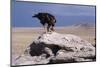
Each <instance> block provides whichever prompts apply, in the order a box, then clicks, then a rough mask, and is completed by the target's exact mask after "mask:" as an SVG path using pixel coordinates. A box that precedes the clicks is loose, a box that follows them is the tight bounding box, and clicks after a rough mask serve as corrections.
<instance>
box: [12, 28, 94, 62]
mask: <svg viewBox="0 0 100 67" xmlns="http://www.w3.org/2000/svg"><path fill="white" fill-rule="evenodd" d="M55 30H56V32H59V33H63V34H73V35H77V36H80V37H81V38H83V39H85V40H87V41H89V42H90V43H92V44H93V45H94V44H95V28H94V27H91V28H81V27H79V28H77V27H58V28H56V29H55ZM43 32H44V29H43V28H18V27H17V28H12V60H13V59H14V58H16V56H18V55H20V54H21V53H23V52H24V50H25V48H26V47H27V46H28V45H30V44H31V43H32V42H33V41H34V40H35V39H36V38H37V37H38V36H39V35H40V34H42V33H43Z"/></svg>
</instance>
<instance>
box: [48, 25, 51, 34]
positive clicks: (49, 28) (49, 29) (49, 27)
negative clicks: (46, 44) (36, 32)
mask: <svg viewBox="0 0 100 67" xmlns="http://www.w3.org/2000/svg"><path fill="white" fill-rule="evenodd" d="M50 26H51V25H50V24H48V26H47V32H50Z"/></svg>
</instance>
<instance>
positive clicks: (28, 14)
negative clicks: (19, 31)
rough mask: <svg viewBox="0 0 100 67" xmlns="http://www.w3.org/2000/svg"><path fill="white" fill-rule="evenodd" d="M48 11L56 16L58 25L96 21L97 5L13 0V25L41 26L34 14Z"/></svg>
mask: <svg viewBox="0 0 100 67" xmlns="http://www.w3.org/2000/svg"><path fill="white" fill-rule="evenodd" d="M38 12H48V13H51V14H52V15H54V16H55V18H56V20H57V23H56V26H69V25H74V24H78V23H92V24H94V23H95V6H83V5H69V4H66V5H65V4H53V3H52V4H50V3H37V2H16V1H14V0H13V1H12V26H13V27H39V26H41V24H40V23H39V20H38V19H36V18H32V15H34V14H36V13H38Z"/></svg>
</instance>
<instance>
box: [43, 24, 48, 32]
mask: <svg viewBox="0 0 100 67" xmlns="http://www.w3.org/2000/svg"><path fill="white" fill-rule="evenodd" d="M43 28H44V32H45V33H47V30H46V25H43Z"/></svg>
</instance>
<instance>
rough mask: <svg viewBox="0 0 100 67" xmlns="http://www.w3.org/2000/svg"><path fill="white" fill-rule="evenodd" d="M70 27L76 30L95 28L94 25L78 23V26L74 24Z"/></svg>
mask: <svg viewBox="0 0 100 67" xmlns="http://www.w3.org/2000/svg"><path fill="white" fill-rule="evenodd" d="M72 27H76V28H80V27H81V28H91V27H95V24H90V23H79V24H75V25H72Z"/></svg>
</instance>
